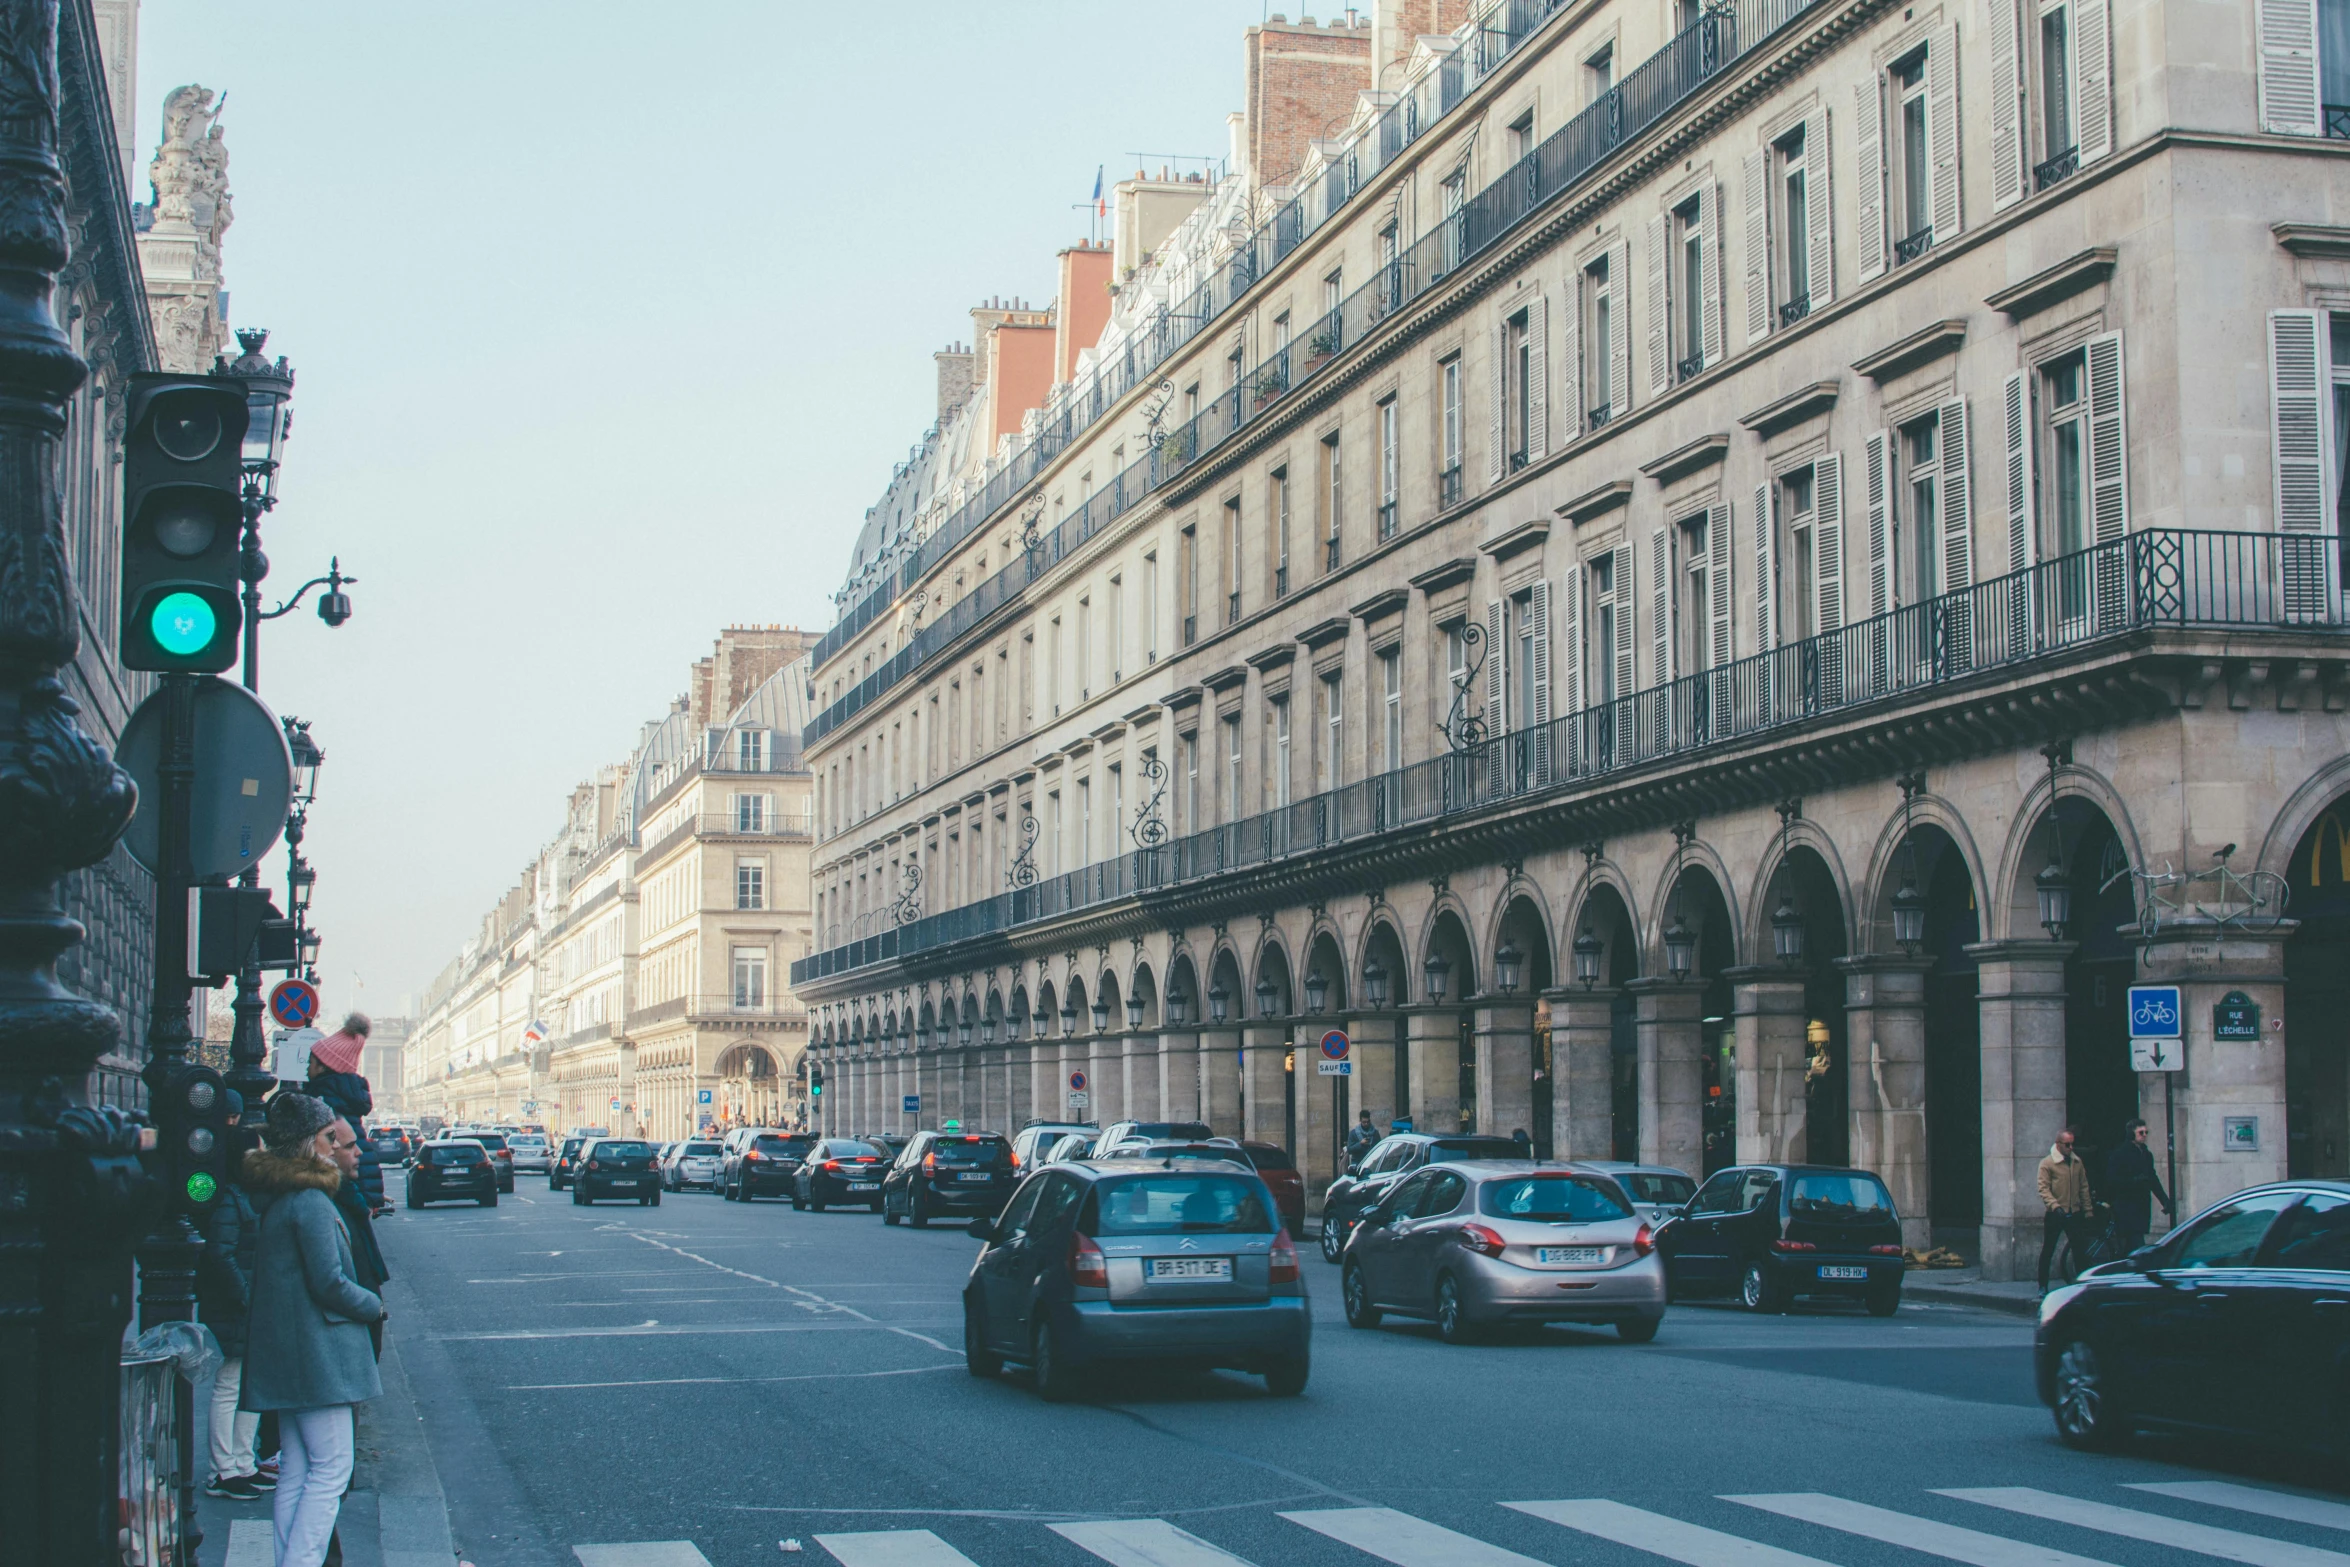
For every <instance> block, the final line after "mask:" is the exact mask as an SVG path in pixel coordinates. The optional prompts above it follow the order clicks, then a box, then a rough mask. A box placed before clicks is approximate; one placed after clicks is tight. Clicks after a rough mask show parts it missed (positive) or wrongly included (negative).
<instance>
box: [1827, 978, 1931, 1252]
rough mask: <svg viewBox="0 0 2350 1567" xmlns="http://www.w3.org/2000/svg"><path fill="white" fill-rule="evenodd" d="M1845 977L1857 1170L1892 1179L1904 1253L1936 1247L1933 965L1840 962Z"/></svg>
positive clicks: (1890, 1184)
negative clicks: (1929, 1036)
mask: <svg viewBox="0 0 2350 1567" xmlns="http://www.w3.org/2000/svg"><path fill="white" fill-rule="evenodd" d="M1836 966H1837V967H1838V968H1840V969H1842V970H1843V971H1844V1037H1845V1040H1846V1042H1847V1043H1846V1045H1845V1054H1846V1056H1847V1057H1848V1059H1847V1061H1846V1062H1845V1076H1846V1080H1847V1082H1848V1085H1849V1087H1848V1091H1847V1099H1848V1102H1849V1103H1850V1104H1851V1106H1852V1162H1853V1164H1854V1165H1855V1166H1857V1167H1858V1168H1860V1169H1863V1170H1874V1171H1876V1172H1877V1173H1878V1174H1879V1175H1881V1176H1883V1177H1884V1178H1885V1185H1886V1187H1887V1188H1888V1189H1889V1190H1890V1191H1891V1192H1892V1193H1893V1207H1894V1211H1896V1212H1897V1213H1899V1214H1900V1215H1901V1239H1902V1243H1903V1244H1904V1245H1908V1246H1913V1247H1916V1248H1918V1249H1919V1250H1921V1251H1922V1250H1924V1249H1926V1248H1928V1247H1930V1246H1932V1245H1933V1244H1934V1221H1933V1218H1932V1216H1931V1214H1930V1213H1929V1212H1928V1207H1929V1199H1930V1198H1931V1197H1932V1195H1933V1166H1932V1164H1931V1163H1930V1162H1929V1160H1928V1158H1927V1151H1926V974H1927V971H1928V970H1930V969H1931V968H1933V966H1934V965H1933V962H1932V960H1930V959H1925V958H1907V957H1892V956H1882V957H1863V958H1843V959H1839V960H1838V962H1837V964H1836Z"/></svg>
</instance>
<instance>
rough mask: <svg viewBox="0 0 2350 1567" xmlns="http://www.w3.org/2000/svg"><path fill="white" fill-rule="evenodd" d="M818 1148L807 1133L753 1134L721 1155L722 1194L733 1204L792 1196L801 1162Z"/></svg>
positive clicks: (758, 1131) (775, 1132)
mask: <svg viewBox="0 0 2350 1567" xmlns="http://www.w3.org/2000/svg"><path fill="white" fill-rule="evenodd" d="M815 1146H816V1139H815V1138H814V1137H812V1136H810V1135H809V1134H808V1133H806V1132H777V1131H765V1130H757V1131H752V1132H749V1133H748V1134H747V1135H744V1136H743V1137H742V1138H741V1139H740V1140H739V1141H737V1142H733V1143H731V1144H730V1145H729V1147H730V1151H729V1152H727V1153H724V1154H722V1155H720V1161H721V1162H720V1165H719V1173H718V1180H719V1184H720V1186H721V1188H722V1190H721V1192H720V1195H722V1196H723V1197H725V1198H726V1200H727V1201H729V1202H749V1201H751V1200H752V1199H753V1198H756V1197H785V1196H789V1195H790V1194H791V1189H792V1182H793V1181H794V1179H796V1178H797V1177H798V1175H799V1173H800V1161H801V1160H802V1159H805V1158H806V1157H807V1156H808V1150H809V1149H811V1148H813V1147H815Z"/></svg>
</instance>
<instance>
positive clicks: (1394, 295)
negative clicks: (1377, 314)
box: [1379, 223, 1403, 314]
mask: <svg viewBox="0 0 2350 1567" xmlns="http://www.w3.org/2000/svg"><path fill="white" fill-rule="evenodd" d="M1402 256H1403V244H1402V240H1401V238H1400V236H1399V235H1398V234H1397V231H1396V226H1395V225H1394V224H1393V223H1389V224H1386V225H1385V226H1383V227H1382V228H1381V229H1380V230H1379V309H1380V311H1381V313H1382V314H1384V313H1385V312H1387V311H1390V310H1393V309H1394V308H1395V307H1396V306H1397V305H1400V304H1402V303H1403V269H1402V267H1401V265H1400V264H1399V263H1400V262H1401V260H1402Z"/></svg>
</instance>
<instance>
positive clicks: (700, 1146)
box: [678, 1143, 718, 1159]
mask: <svg viewBox="0 0 2350 1567" xmlns="http://www.w3.org/2000/svg"><path fill="white" fill-rule="evenodd" d="M717 1154H718V1145H717V1144H716V1143H687V1144H686V1145H685V1152H684V1153H682V1154H680V1155H679V1156H678V1157H680V1158H683V1159H711V1158H715V1157H717Z"/></svg>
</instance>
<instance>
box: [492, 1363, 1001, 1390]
mask: <svg viewBox="0 0 2350 1567" xmlns="http://www.w3.org/2000/svg"><path fill="white" fill-rule="evenodd" d="M959 1369H961V1368H960V1366H959V1365H957V1364H954V1363H949V1364H947V1365H943V1366H907V1367H903V1368H901V1369H899V1370H896V1371H811V1372H805V1373H802V1374H801V1375H798V1376H788V1377H647V1378H645V1379H643V1380H642V1381H637V1382H512V1383H508V1384H507V1387H506V1391H507V1392H509V1393H562V1392H568V1391H571V1390H573V1389H577V1388H597V1387H702V1386H706V1385H717V1386H723V1387H739V1386H742V1385H744V1384H746V1383H752V1382H853V1381H855V1380H857V1379H858V1378H860V1377H919V1376H928V1375H929V1374H930V1373H931V1372H934V1371H955V1370H959Z"/></svg>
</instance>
